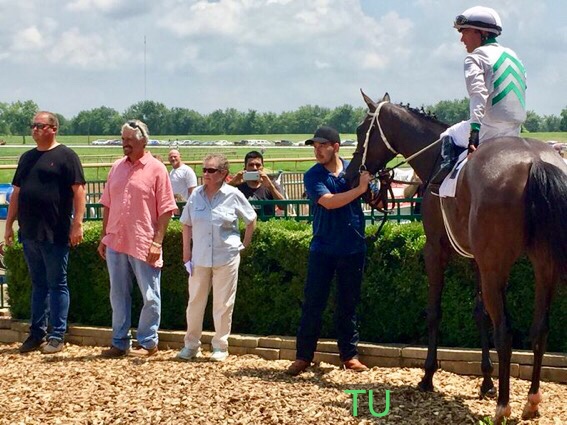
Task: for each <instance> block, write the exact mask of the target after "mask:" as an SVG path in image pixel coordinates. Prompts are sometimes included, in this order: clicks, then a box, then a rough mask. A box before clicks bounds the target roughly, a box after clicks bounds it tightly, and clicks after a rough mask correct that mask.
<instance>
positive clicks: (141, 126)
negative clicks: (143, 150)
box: [120, 120, 150, 141]
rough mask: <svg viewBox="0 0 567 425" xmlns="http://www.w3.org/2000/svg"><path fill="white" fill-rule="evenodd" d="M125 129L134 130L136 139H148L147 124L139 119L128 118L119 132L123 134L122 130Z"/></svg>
mask: <svg viewBox="0 0 567 425" xmlns="http://www.w3.org/2000/svg"><path fill="white" fill-rule="evenodd" d="M126 129H128V130H135V131H136V139H138V140H142V139H145V140H146V141H148V138H149V136H150V131H149V130H148V126H147V125H146V123H145V122H143V121H140V120H128V122H127V123H125V124H124V125H123V126H122V130H121V131H120V132H121V134H124V130H126Z"/></svg>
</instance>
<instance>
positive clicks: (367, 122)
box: [345, 90, 398, 209]
mask: <svg viewBox="0 0 567 425" xmlns="http://www.w3.org/2000/svg"><path fill="white" fill-rule="evenodd" d="M360 93H361V94H362V98H363V99H364V101H365V102H366V105H367V106H368V113H367V114H366V117H365V118H364V120H363V121H362V123H361V124H360V125H359V126H358V128H357V129H356V137H357V142H358V143H357V147H356V151H355V152H354V154H353V158H352V160H351V162H350V164H349V166H348V167H347V170H346V175H345V177H346V179H347V182H348V183H349V185H350V186H351V187H354V186H356V185H358V181H359V175H360V173H361V172H362V171H368V172H369V173H371V174H373V175H374V176H375V179H374V183H373V184H371V187H369V189H368V190H367V191H366V193H365V194H364V195H363V197H362V198H363V199H364V201H365V202H366V203H368V204H370V205H371V206H373V207H375V208H378V209H382V208H385V207H386V205H385V188H386V186H385V185H384V184H378V182H381V181H382V178H387V173H384V171H383V170H384V167H385V166H386V164H387V163H388V161H390V160H391V159H393V158H394V157H395V156H396V155H397V153H398V152H397V151H395V150H394V149H393V148H392V147H391V146H390V145H389V143H388V142H387V141H386V137H385V135H384V133H383V130H382V127H381V126H380V123H379V122H378V117H379V114H380V111H381V109H382V107H383V106H384V105H385V104H387V103H390V95H389V94H388V93H386V94H384V97H383V98H382V100H380V101H379V102H377V103H376V102H374V101H373V100H372V99H371V98H370V97H368V96H367V95H366V94H365V93H364V92H363V91H362V90H360ZM380 173H382V176H380Z"/></svg>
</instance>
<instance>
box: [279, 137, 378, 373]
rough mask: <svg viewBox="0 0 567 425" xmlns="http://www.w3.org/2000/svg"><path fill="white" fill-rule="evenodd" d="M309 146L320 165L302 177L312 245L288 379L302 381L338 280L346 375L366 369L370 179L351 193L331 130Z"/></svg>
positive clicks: (338, 320) (339, 329) (339, 327)
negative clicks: (363, 299) (364, 293)
mask: <svg viewBox="0 0 567 425" xmlns="http://www.w3.org/2000/svg"><path fill="white" fill-rule="evenodd" d="M305 144H306V145H313V148H314V151H315V157H316V159H317V164H315V165H314V166H313V167H311V168H310V169H309V170H308V171H307V172H306V173H305V175H304V177H303V182H304V184H305V189H306V191H307V195H308V197H309V199H310V200H311V202H312V203H313V239H312V240H311V246H310V248H309V260H308V271H307V281H306V283H305V290H304V302H303V307H302V314H301V322H300V325H299V329H298V331H297V353H296V360H295V361H294V362H293V363H292V364H291V365H290V367H289V368H288V370H287V373H288V374H290V375H294V376H295V375H299V374H300V373H302V372H303V371H305V370H306V369H307V368H308V367H309V366H310V365H311V361H312V360H313V356H314V354H315V349H316V347H317V340H318V339H319V334H320V331H321V320H322V315H323V311H324V309H325V306H326V304H327V299H328V297H329V292H330V289H331V282H332V280H333V277H334V276H335V274H336V276H337V297H336V300H337V301H336V302H337V306H336V308H337V311H336V326H337V334H338V341H337V342H338V346H339V353H340V358H341V361H342V362H343V365H344V367H345V368H346V369H352V370H354V371H357V372H361V371H363V370H367V369H368V368H367V367H366V366H365V365H363V364H362V363H361V362H360V361H359V360H358V358H357V355H358V351H357V344H358V340H359V336H358V329H357V319H356V312H355V310H356V306H357V304H358V302H359V300H360V286H361V282H362V272H363V269H364V260H365V255H366V244H365V241H364V215H363V213H362V208H361V205H360V201H359V198H360V196H361V195H362V194H364V193H365V192H366V190H367V189H368V183H369V182H370V179H371V176H370V174H369V173H368V172H366V171H365V172H363V173H361V175H360V182H359V185H358V186H357V187H355V188H353V189H350V187H349V185H348V183H347V182H346V179H345V170H346V168H347V166H348V161H345V160H344V159H342V158H341V157H339V148H340V144H341V141H340V136H339V133H338V132H337V131H336V130H335V129H333V128H331V127H327V126H323V127H320V128H319V129H317V131H316V132H315V135H314V136H313V138H311V139H309V140H307V141H306V142H305Z"/></svg>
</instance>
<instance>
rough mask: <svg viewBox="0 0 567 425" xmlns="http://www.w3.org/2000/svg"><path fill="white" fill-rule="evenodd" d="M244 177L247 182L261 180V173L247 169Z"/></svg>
mask: <svg viewBox="0 0 567 425" xmlns="http://www.w3.org/2000/svg"><path fill="white" fill-rule="evenodd" d="M242 178H243V179H244V181H245V182H257V181H258V180H260V173H259V172H258V171H245V172H244V174H243V175H242Z"/></svg>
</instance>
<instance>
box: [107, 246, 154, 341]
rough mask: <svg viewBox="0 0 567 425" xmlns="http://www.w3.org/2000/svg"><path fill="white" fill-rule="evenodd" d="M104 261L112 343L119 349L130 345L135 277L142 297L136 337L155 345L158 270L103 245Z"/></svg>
mask: <svg viewBox="0 0 567 425" xmlns="http://www.w3.org/2000/svg"><path fill="white" fill-rule="evenodd" d="M106 264H107V266H108V273H109V274H110V305H111V306H112V345H114V346H115V347H117V348H120V349H121V350H127V349H129V348H130V326H131V324H132V287H133V284H134V278H135V279H136V281H137V282H138V287H139V288H140V292H141V293H142V299H143V300H144V306H143V307H142V311H141V312H140V320H139V321H138V332H137V333H136V337H137V339H138V343H139V344H140V345H141V346H142V347H144V348H147V349H150V348H153V347H155V346H156V345H157V343H158V328H159V322H160V314H161V297H160V277H161V269H160V268H157V267H153V266H151V265H149V264H148V263H146V262H145V261H142V260H139V259H137V258H134V257H132V256H131V255H128V254H123V253H121V252H116V251H114V250H113V249H111V248H109V247H106Z"/></svg>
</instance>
